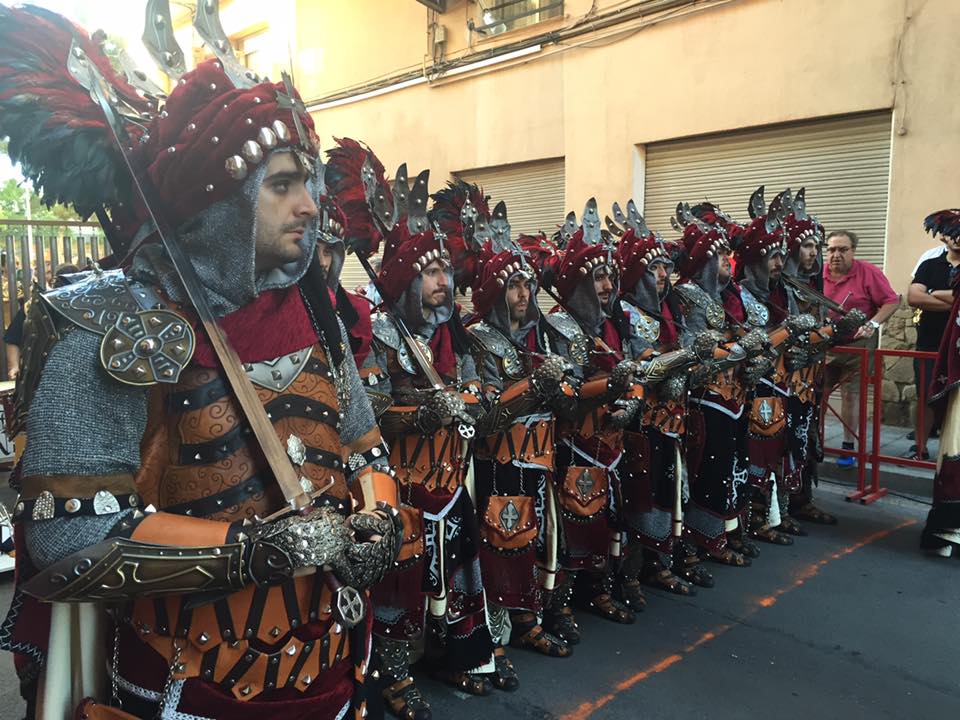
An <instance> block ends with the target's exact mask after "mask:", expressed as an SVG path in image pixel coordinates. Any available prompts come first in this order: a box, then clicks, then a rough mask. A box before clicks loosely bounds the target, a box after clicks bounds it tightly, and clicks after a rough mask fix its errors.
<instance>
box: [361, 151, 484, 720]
mask: <svg viewBox="0 0 960 720" xmlns="http://www.w3.org/2000/svg"><path fill="white" fill-rule="evenodd" d="M428 174H429V173H428V171H424V172H422V173H421V174H420V175H419V176H418V177H417V178H416V180H415V182H414V185H413V188H412V189H411V188H410V187H409V186H408V182H407V177H406V167H405V166H402V167H401V168H400V169H399V170H398V171H397V176H396V178H395V180H394V187H393V203H394V205H393V209H392V215H391V216H390V218H389V219H388V220H387V222H386V223H384V224H385V227H386V228H387V230H388V232H387V234H386V236H385V239H386V246H385V249H384V252H383V263H382V266H381V270H380V274H379V276H378V282H377V285H378V291H379V292H380V294H381V296H382V298H383V301H384V310H383V311H382V312H380V313H378V314H376V315H375V316H374V319H373V335H374V341H373V351H372V352H371V353H370V356H369V357H368V359H367V364H368V365H375V366H376V367H377V368H379V373H380V374H379V375H372V376H371V377H370V380H369V382H374V378H376V381H375V384H376V386H377V391H378V392H380V393H384V394H386V395H389V396H390V397H391V398H392V401H393V404H392V405H391V406H390V407H389V408H388V409H387V410H386V411H385V412H384V413H383V414H382V415H381V417H380V426H381V429H382V431H383V434H384V437H385V438H386V439H387V441H388V443H389V445H390V462H391V465H392V466H393V467H394V469H395V470H396V473H397V478H398V481H399V485H400V500H401V503H402V507H401V514H402V516H403V519H404V525H405V533H404V543H403V548H402V549H401V551H400V559H399V561H398V566H397V567H396V568H394V570H393V571H392V572H390V573H389V574H388V575H387V577H386V579H385V580H384V581H383V582H382V583H381V584H380V585H378V586H377V588H376V589H375V591H374V612H375V625H374V632H375V645H376V648H377V652H378V654H379V656H380V661H381V664H382V668H383V672H384V674H385V675H386V682H387V683H388V686H387V687H386V688H385V690H384V698H385V699H386V701H387V703H388V705H389V707H390V709H391V711H392V712H393V713H394V714H395V715H397V716H398V717H401V718H411V719H415V720H423V719H425V718H429V717H430V715H431V711H430V706H429V703H428V702H427V701H426V700H425V699H424V697H423V695H422V693H421V692H420V690H419V688H418V687H417V685H416V684H415V682H414V679H413V676H412V675H411V674H410V663H411V661H412V659H413V651H414V643H416V642H418V641H419V640H420V639H421V638H422V637H423V634H424V633H423V631H424V627H425V616H426V615H429V630H430V632H429V636H428V637H427V638H426V654H427V659H428V660H429V661H430V662H431V664H432V665H433V668H434V670H435V673H436V674H437V675H438V676H439V677H440V678H441V679H443V680H444V681H446V682H448V683H450V684H452V685H454V686H455V687H457V688H458V689H461V690H463V691H465V692H468V693H471V694H474V695H484V694H487V693H488V692H489V683H488V682H487V681H486V680H485V678H484V675H483V673H486V672H490V671H491V670H493V661H492V653H493V644H492V642H491V638H490V632H489V630H488V627H487V624H486V619H485V607H484V605H485V603H484V593H483V582H482V579H481V571H480V559H479V552H480V546H481V538H480V531H479V528H478V526H477V516H476V511H475V509H474V504H473V501H472V499H471V497H470V493H469V488H468V486H467V479H468V473H469V470H470V455H471V450H472V442H473V440H472V439H473V437H474V435H475V432H476V430H475V424H476V421H477V419H478V418H479V417H480V416H481V415H482V414H483V412H484V410H483V407H482V405H481V400H480V378H479V375H478V373H477V370H476V366H475V363H474V360H473V356H472V355H471V353H470V351H471V343H470V339H469V337H468V336H467V333H466V331H465V330H464V328H463V325H462V323H461V320H460V315H459V308H458V306H457V305H456V304H455V303H454V299H453V271H452V268H451V265H450V255H449V253H448V251H447V248H446V246H445V238H444V236H443V235H442V234H441V233H439V232H435V231H434V230H432V229H431V226H430V223H429V220H428V217H427V199H428V192H427V178H428ZM386 194H387V191H386V189H385V188H382V187H380V188H376V189H373V190H371V193H370V195H369V196H368V197H369V198H370V199H371V202H373V203H374V204H375V203H376V202H377V201H380V200H382V199H384V198H385V196H386ZM380 216H381V215H378V217H380Z"/></svg>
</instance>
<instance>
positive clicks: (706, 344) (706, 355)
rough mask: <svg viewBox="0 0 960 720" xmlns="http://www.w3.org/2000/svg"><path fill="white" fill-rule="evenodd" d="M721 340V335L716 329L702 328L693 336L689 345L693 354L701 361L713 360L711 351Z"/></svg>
mask: <svg viewBox="0 0 960 720" xmlns="http://www.w3.org/2000/svg"><path fill="white" fill-rule="evenodd" d="M721 342H723V335H721V334H720V333H718V332H717V331H716V330H702V331H701V332H698V333H697V334H696V336H695V337H694V338H693V343H692V344H691V345H690V347H691V349H692V350H693V352H694V354H695V355H696V356H697V357H698V358H699V359H700V360H701V361H703V362H708V361H710V360H713V351H714V350H716V349H717V346H718V345H719V344H720V343H721Z"/></svg>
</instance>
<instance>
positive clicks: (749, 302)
mask: <svg viewBox="0 0 960 720" xmlns="http://www.w3.org/2000/svg"><path fill="white" fill-rule="evenodd" d="M740 300H741V301H742V302H743V307H744V309H745V310H746V311H747V324H748V325H751V326H752V327H756V328H765V327H766V326H767V323H768V322H770V310H769V309H768V308H767V306H766V305H764V304H763V303H762V302H760V301H759V300H757V299H756V298H755V297H754V296H753V294H752V293H751V292H750V291H749V290H747V289H746V288H745V287H743V286H742V285H741V286H740Z"/></svg>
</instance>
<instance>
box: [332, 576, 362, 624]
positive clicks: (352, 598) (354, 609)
mask: <svg viewBox="0 0 960 720" xmlns="http://www.w3.org/2000/svg"><path fill="white" fill-rule="evenodd" d="M336 599H337V615H339V616H340V621H341V622H342V623H343V624H344V625H346V626H347V627H348V628H354V627H356V626H357V625H358V624H359V623H360V621H361V620H363V616H364V614H365V612H366V609H365V608H364V605H363V596H362V595H361V594H360V593H359V592H357V591H356V590H355V589H354V588H352V587H350V586H349V585H344V586H343V587H342V588H340V589H339V590H337V598H336Z"/></svg>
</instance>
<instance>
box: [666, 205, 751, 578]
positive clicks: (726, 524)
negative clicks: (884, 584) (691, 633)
mask: <svg viewBox="0 0 960 720" xmlns="http://www.w3.org/2000/svg"><path fill="white" fill-rule="evenodd" d="M677 214H678V217H677V220H678V227H683V235H682V238H681V240H680V243H681V245H682V246H683V249H684V254H683V256H682V259H681V261H680V264H679V268H678V269H679V275H680V280H679V282H678V283H677V285H676V287H675V291H676V293H677V295H678V296H679V299H680V301H681V308H682V313H683V316H684V321H685V326H686V328H687V332H688V333H699V332H702V331H704V330H708V329H709V330H713V331H715V332H717V333H720V334H721V335H722V337H723V339H724V341H725V342H726V345H727V352H728V358H727V360H728V363H727V364H726V365H725V366H724V367H722V368H720V369H717V370H716V371H715V372H709V373H708V372H706V371H704V372H697V373H694V377H692V383H691V384H692V386H691V393H690V396H689V398H688V412H687V422H686V440H687V444H686V460H687V473H688V478H689V485H690V497H689V501H688V503H687V506H686V508H685V512H684V534H685V536H686V537H687V538H688V539H689V540H690V541H691V542H692V543H693V545H694V546H695V547H696V548H698V549H699V551H700V552H701V553H704V554H706V555H707V556H708V557H709V558H711V559H713V560H715V561H717V562H720V563H723V564H727V565H733V566H736V567H744V566H747V565H750V558H749V557H748V556H746V555H745V554H744V552H743V547H742V546H737V549H735V547H733V546H732V545H731V542H730V541H729V538H728V534H735V531H736V529H737V527H738V525H739V523H738V517H739V515H740V514H741V513H742V512H743V510H744V508H745V506H746V501H747V497H746V493H745V492H744V490H745V486H746V480H747V448H746V442H745V440H746V430H745V423H746V417H745V414H744V406H745V404H746V390H745V388H744V384H743V382H742V380H741V378H740V372H739V368H737V367H736V363H737V362H742V361H744V360H746V359H747V356H748V350H750V349H751V348H753V346H754V345H755V344H756V343H755V342H754V340H755V339H756V335H751V334H749V333H748V328H749V325H747V323H746V322H745V318H743V317H741V316H738V315H736V314H731V313H728V312H727V311H726V309H725V307H724V303H723V299H722V298H721V294H720V291H721V282H720V264H721V257H722V255H723V254H724V253H726V252H729V250H730V246H729V244H728V241H727V238H726V234H725V232H724V230H723V227H722V226H721V225H720V224H717V225H710V224H707V223H706V222H705V221H704V220H701V219H699V218H697V217H696V216H694V215H693V214H692V213H691V212H690V208H688V207H686V206H685V205H682V204H681V205H680V206H679V207H678V213H677ZM685 342H689V341H685ZM684 549H685V550H686V552H684V553H683V554H682V555H680V556H678V558H677V567H678V572H679V573H680V574H681V576H684V577H687V576H689V579H690V580H692V582H694V583H696V584H698V585H701V586H704V587H711V586H712V585H713V577H712V575H711V574H710V573H709V572H708V571H707V570H706V569H705V568H703V566H702V565H699V564H697V563H696V558H697V556H698V553H697V552H696V551H694V552H690V548H689V547H687V548H684Z"/></svg>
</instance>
